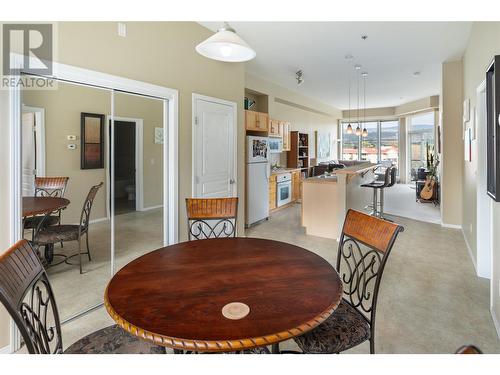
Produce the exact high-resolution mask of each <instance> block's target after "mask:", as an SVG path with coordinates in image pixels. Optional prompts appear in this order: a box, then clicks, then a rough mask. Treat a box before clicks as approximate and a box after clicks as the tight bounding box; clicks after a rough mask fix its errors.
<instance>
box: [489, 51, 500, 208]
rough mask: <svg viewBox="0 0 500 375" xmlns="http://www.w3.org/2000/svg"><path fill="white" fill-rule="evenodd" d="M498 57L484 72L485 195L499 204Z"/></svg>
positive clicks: (499, 61)
mask: <svg viewBox="0 0 500 375" xmlns="http://www.w3.org/2000/svg"><path fill="white" fill-rule="evenodd" d="M499 67H500V55H497V56H495V57H494V59H493V61H492V62H491V64H490V66H489V67H488V70H487V71H486V160H487V166H486V175H487V182H486V186H487V194H488V195H489V196H490V197H491V198H492V199H493V200H494V201H496V202H500V194H499V190H498V189H500V136H499V128H500V74H499V72H498V69H499Z"/></svg>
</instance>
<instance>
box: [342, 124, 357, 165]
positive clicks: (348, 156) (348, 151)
mask: <svg viewBox="0 0 500 375" xmlns="http://www.w3.org/2000/svg"><path fill="white" fill-rule="evenodd" d="M348 125H349V124H348V123H347V122H346V123H343V124H342V160H359V137H358V136H357V135H356V134H354V129H353V132H352V134H347V126H348ZM351 126H352V124H351ZM354 128H356V127H355V126H354Z"/></svg>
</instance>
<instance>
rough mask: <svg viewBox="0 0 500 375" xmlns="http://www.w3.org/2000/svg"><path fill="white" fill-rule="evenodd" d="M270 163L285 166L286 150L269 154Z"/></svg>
mask: <svg viewBox="0 0 500 375" xmlns="http://www.w3.org/2000/svg"><path fill="white" fill-rule="evenodd" d="M270 155H271V158H270V161H271V165H275V164H278V165H280V166H281V167H286V151H285V152H280V153H279V154H270Z"/></svg>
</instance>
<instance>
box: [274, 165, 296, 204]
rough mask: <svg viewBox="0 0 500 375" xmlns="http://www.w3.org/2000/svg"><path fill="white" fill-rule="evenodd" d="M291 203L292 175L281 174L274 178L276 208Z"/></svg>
mask: <svg viewBox="0 0 500 375" xmlns="http://www.w3.org/2000/svg"><path fill="white" fill-rule="evenodd" d="M291 201H292V174H291V173H282V174H279V175H278V176H277V177H276V206H277V207H281V206H283V205H285V204H287V203H290V202H291Z"/></svg>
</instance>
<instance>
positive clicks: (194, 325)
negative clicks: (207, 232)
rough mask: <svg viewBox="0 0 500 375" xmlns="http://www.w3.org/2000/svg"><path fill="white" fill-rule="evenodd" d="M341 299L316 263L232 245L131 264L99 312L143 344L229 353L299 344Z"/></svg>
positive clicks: (255, 242)
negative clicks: (297, 338) (290, 341)
mask: <svg viewBox="0 0 500 375" xmlns="http://www.w3.org/2000/svg"><path fill="white" fill-rule="evenodd" d="M341 298H342V282H341V280H340V277H339V275H338V273H337V272H336V271H335V269H334V268H333V267H332V266H331V265H330V264H329V263H328V262H327V261H326V260H325V259H323V258H322V257H320V256H318V255H316V254H314V253H312V252H310V251H308V250H306V249H303V248H301V247H298V246H295V245H291V244H288V243H284V242H278V241H271V240H265V239H257V238H238V237H237V238H223V239H208V240H201V241H191V242H182V243H179V244H176V245H172V246H167V247H164V248H161V249H158V250H155V251H152V252H150V253H148V254H146V255H143V256H141V257H139V258H137V259H135V260H133V261H132V262H130V263H129V264H127V265H126V266H125V267H123V268H122V269H121V270H119V271H118V272H117V273H116V274H115V275H114V276H113V278H112V279H111V280H110V282H109V284H108V286H107V288H106V291H105V296H104V304H105V306H106V309H107V311H108V313H109V314H110V316H111V317H112V318H113V320H115V321H116V323H117V324H118V325H120V326H121V327H122V328H123V329H125V330H126V331H128V332H130V333H131V334H133V335H135V336H138V337H140V338H142V339H144V340H147V341H150V342H153V343H155V344H158V345H161V346H165V347H169V348H173V349H178V350H186V351H196V352H231V351H242V350H246V349H252V348H256V347H261V346H267V345H272V344H275V343H278V342H280V341H284V340H288V339H290V338H292V337H295V336H299V335H301V334H303V333H305V332H307V331H309V330H311V329H313V328H314V327H316V326H318V325H319V324H321V323H322V322H323V321H324V320H325V319H327V318H328V317H329V316H330V315H331V314H332V313H333V311H334V310H335V309H336V308H337V306H338V304H339V303H340V301H341ZM234 306H236V307H237V308H236V309H233V310H231V308H232V307H234ZM241 306H243V308H240V307H241ZM223 310H224V311H225V312H223ZM233 313H234V314H233ZM232 314H233V315H232Z"/></svg>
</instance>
